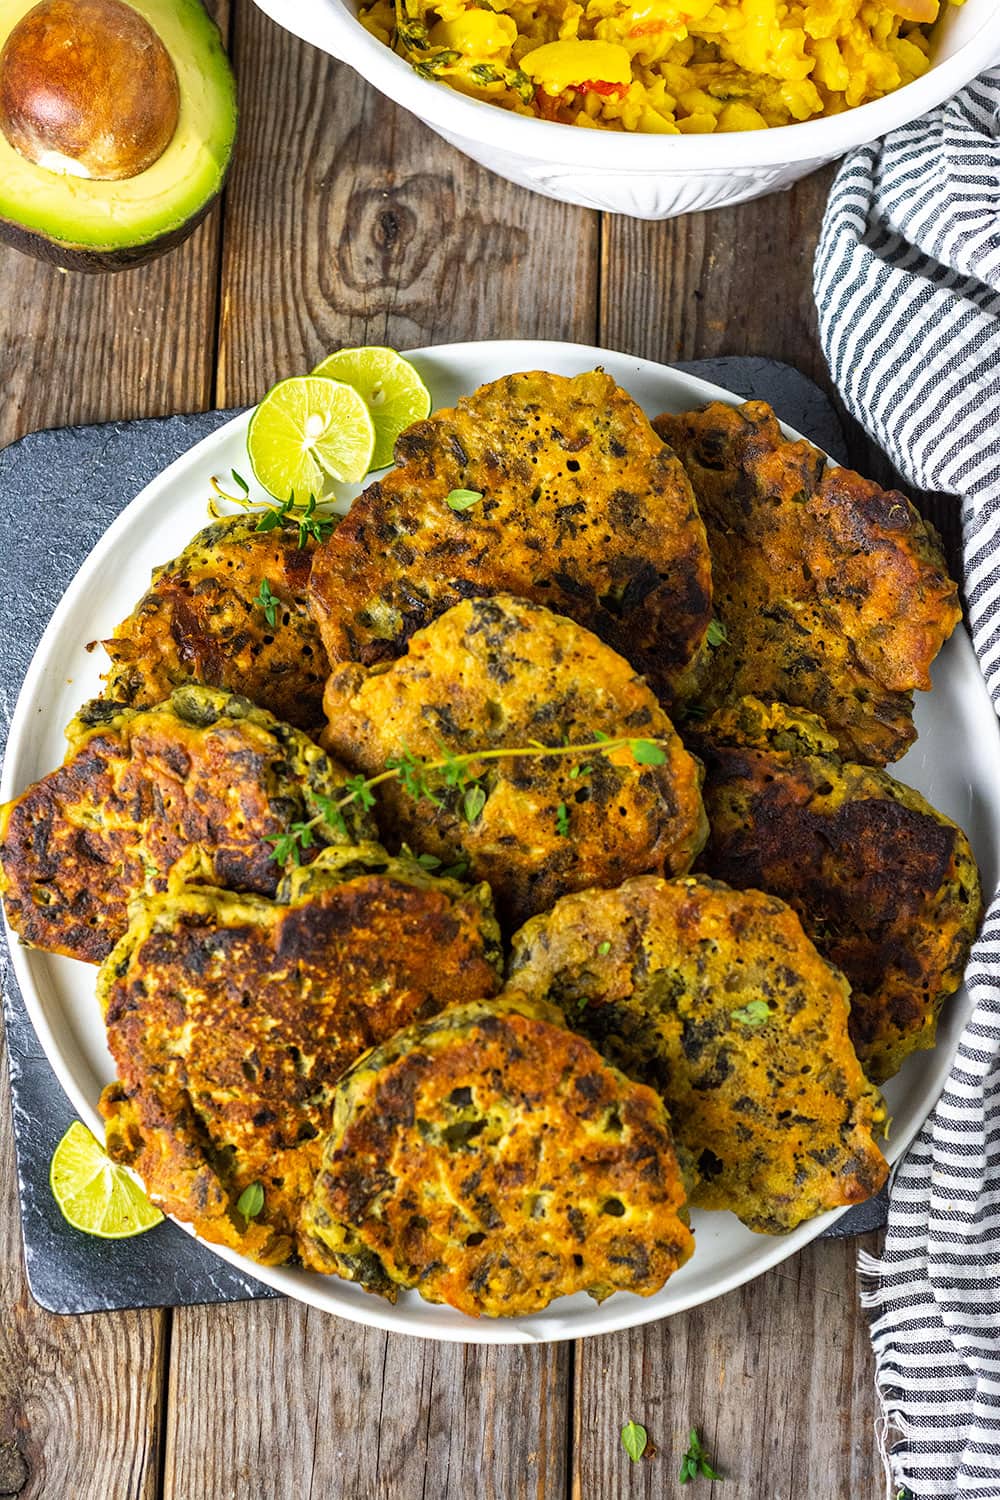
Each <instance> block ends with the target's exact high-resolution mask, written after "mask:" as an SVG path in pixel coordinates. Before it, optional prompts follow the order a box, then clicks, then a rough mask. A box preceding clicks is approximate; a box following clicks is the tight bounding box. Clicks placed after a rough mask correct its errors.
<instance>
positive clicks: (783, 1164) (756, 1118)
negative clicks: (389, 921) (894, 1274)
mask: <svg viewBox="0 0 1000 1500" xmlns="http://www.w3.org/2000/svg"><path fill="white" fill-rule="evenodd" d="M509 975H510V981H509V982H510V984H511V985H512V986H513V988H514V989H515V990H517V991H519V992H523V993H525V994H527V995H528V996H529V997H530V998H532V999H539V1000H542V999H544V1000H549V1001H552V1002H553V1003H555V1004H556V1005H558V1006H559V1008H560V1009H561V1010H562V1011H563V1013H564V1016H565V1019H566V1023H567V1025H570V1026H572V1027H573V1028H574V1029H575V1030H578V1031H580V1032H582V1033H583V1035H584V1036H586V1037H588V1038H589V1039H590V1040H591V1041H592V1042H593V1043H594V1045H595V1046H596V1047H597V1048H598V1049H599V1050H600V1051H601V1052H603V1053H604V1054H605V1056H607V1057H608V1058H609V1059H610V1060H611V1061H612V1062H614V1063H616V1064H617V1065H618V1066H619V1067H620V1068H622V1069H623V1070H624V1071H625V1072H626V1073H628V1074H629V1075H630V1076H631V1077H635V1078H641V1079H642V1080H643V1081H644V1082H646V1083H649V1084H651V1085H652V1086H653V1087H654V1088H656V1089H659V1090H660V1092H661V1093H662V1095H663V1097H664V1100H665V1101H666V1105H667V1108H668V1109H669V1111H670V1117H671V1120H672V1123H673V1130H674V1135H675V1138H676V1140H677V1144H678V1149H683V1150H685V1151H687V1152H689V1153H690V1155H691V1157H692V1158H693V1160H694V1163H695V1165H696V1168H697V1172H698V1174H699V1177H700V1182H699V1183H698V1184H697V1185H696V1186H695V1188H694V1189H693V1191H692V1195H691V1201H692V1203H694V1204H697V1205H700V1206H701V1207H703V1208H729V1209H732V1210H733V1212H734V1213H736V1214H738V1215H739V1217H740V1218H741V1219H742V1220H743V1222H744V1224H746V1225H747V1226H748V1227H749V1228H750V1229H755V1230H757V1231H759V1232H760V1233H764V1234H781V1233H784V1231H786V1230H788V1229H793V1228H794V1227H795V1225H796V1224H799V1223H801V1222H802V1220H804V1219H810V1218H813V1217H814V1216H815V1215H816V1214H819V1213H823V1212H824V1211H825V1210H826V1209H830V1208H837V1207H840V1206H842V1205H844V1204H849V1203H860V1202H861V1201H862V1200H863V1199H865V1198H869V1197H871V1195H872V1194H873V1193H875V1192H877V1191H878V1189H879V1188H880V1187H881V1186H882V1183H883V1182H884V1181H885V1177H886V1173H887V1170H888V1169H887V1167H886V1163H885V1161H884V1159H883V1157H882V1155H881V1153H880V1152H879V1150H878V1147H877V1146H876V1145H875V1142H874V1139H873V1136H872V1132H873V1129H874V1127H875V1126H876V1125H877V1124H879V1123H881V1122H882V1121H884V1120H885V1108H884V1106H883V1104H882V1101H881V1099H880V1097H879V1094H878V1092H877V1090H876V1089H875V1088H874V1087H873V1086H872V1085H871V1084H870V1083H869V1082H868V1080H867V1079H866V1078H865V1076H864V1074H863V1073H862V1071H861V1066H860V1064H859V1062H858V1060H857V1057H856V1056H855V1054H854V1049H853V1047H852V1046H851V1042H850V1039H849V1037H848V1034H847V1017H848V1009H849V991H848V987H847V982H846V980H845V979H844V977H843V975H842V974H840V973H839V972H838V971H837V970H836V969H834V968H832V967H831V966H830V965H829V964H828V963H827V962H826V961H825V960H824V959H823V958H821V957H820V955H819V954H818V953H817V952H816V949H815V948H814V947H813V945H812V943H810V941H809V939H808V938H807V937H806V936H805V934H804V932H803V931H802V927H801V924H800V922H799V919H798V917H797V916H796V915H795V913H794V912H793V911H792V910H791V908H790V907H788V906H786V905H785V904H784V902H782V901H779V900H777V899H776V898H775V897H773V896H765V895H762V894H761V893H760V892H759V891H732V890H729V889H728V887H726V886H724V885H721V884H719V883H717V882H715V881H710V880H707V879H705V878H704V877H699V878H695V877H692V876H688V877H686V878H684V879H681V880H673V881H665V880H657V879H655V878H651V877H649V876H644V877H641V878H640V879H638V880H629V881H627V882H626V883H625V884H624V885H623V886H621V888H620V889H619V890H616V891H586V892H583V893H582V894H580V895H574V896H567V897H565V899H564V900H562V901H560V902H558V904H557V905H556V907H555V908H554V910H553V911H551V912H549V913H548V914H547V915H545V916H541V917H536V918H535V919H534V920H533V921H531V922H529V923H528V924H527V926H525V927H524V928H522V930H521V931H520V932H519V933H517V934H516V935H515V937H514V941H513V952H512V956H511V961H510V966H509Z"/></svg>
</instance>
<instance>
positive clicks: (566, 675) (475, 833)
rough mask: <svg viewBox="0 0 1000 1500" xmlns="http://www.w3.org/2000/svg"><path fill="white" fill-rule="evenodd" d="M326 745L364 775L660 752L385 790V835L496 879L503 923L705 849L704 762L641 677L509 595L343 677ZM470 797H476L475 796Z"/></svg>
mask: <svg viewBox="0 0 1000 1500" xmlns="http://www.w3.org/2000/svg"><path fill="white" fill-rule="evenodd" d="M326 711H327V714H328V716H329V721H330V723H329V728H328V730H327V732H326V734H325V735H324V737H323V743H324V744H325V745H326V746H327V748H328V749H329V750H330V751H331V753H332V754H334V755H336V756H337V757H338V758H339V759H341V760H343V761H344V763H345V764H348V765H351V766H356V767H360V768H361V769H362V770H363V771H364V772H365V774H366V775H368V776H372V775H375V774H377V773H378V772H380V771H382V770H383V768H384V767H385V766H386V765H387V764H390V763H391V762H392V760H393V758H394V757H398V756H400V755H401V754H404V753H406V752H409V753H410V754H411V755H413V756H416V757H419V758H421V759H425V760H434V761H440V759H441V757H442V755H443V754H444V753H445V752H446V751H447V752H451V753H452V754H463V753H467V752H469V751H473V750H483V751H495V750H497V749H499V748H503V747H505V746H506V747H515V746H516V747H520V746H530V745H532V744H533V743H537V744H541V745H548V746H562V745H565V744H573V743H575V744H580V745H583V744H591V745H593V744H594V743H595V741H597V740H599V739H600V737H601V735H602V734H603V735H605V736H607V737H608V738H612V739H617V738H619V737H620V736H623V735H624V736H629V737H632V736H635V737H640V738H646V739H657V740H659V741H661V743H662V749H663V752H664V755H665V757H666V758H665V761H664V764H662V765H639V764H637V762H636V761H635V759H634V758H633V756H632V753H631V751H630V750H629V749H628V748H627V747H624V746H623V747H620V748H619V749H618V750H616V751H613V752H611V753H608V754H603V753H600V752H599V751H597V750H594V751H591V752H586V753H583V752H581V754H580V755H579V756H568V755H559V756H549V757H545V756H541V755H525V756H517V757H510V758H506V759H503V758H500V759H495V760H489V759H486V760H482V761H479V762H477V763H476V766H475V774H476V780H475V782H474V784H473V786H468V785H466V786H463V785H461V784H459V783H457V782H455V783H452V784H449V783H448V780H447V778H446V777H445V776H443V775H440V774H439V775H437V776H435V777H432V778H431V780H430V782H429V789H430V791H431V792H432V793H433V797H424V798H421V799H416V798H414V797H413V796H412V795H411V793H410V792H409V791H408V790H407V789H406V788H405V787H404V786H403V785H402V783H401V782H399V781H388V782H385V783H383V784H382V785H381V786H380V787H379V788H378V789H377V794H378V817H379V822H380V826H381V827H382V830H383V835H384V837H385V839H386V841H387V842H392V841H398V840H399V839H403V840H405V841H406V842H407V843H408V844H410V845H411V846H412V847H413V848H415V849H419V850H423V851H425V852H427V853H429V854H431V855H434V856H437V857H438V858H440V859H441V860H443V861H444V862H445V864H449V865H450V864H452V863H454V862H456V861H460V860H468V861H469V865H470V868H471V871H472V874H473V876H474V877H475V878H476V879H477V880H488V881H489V882H490V885H491V886H492V887H493V893H494V896H495V898H496V902H497V909H498V911H499V912H500V915H501V920H502V921H504V922H506V923H509V924H515V925H516V924H517V923H519V922H523V921H524V920H525V919H526V918H527V917H529V916H531V915H532V914H533V913H535V912H537V911H544V910H545V908H546V907H548V906H551V904H552V902H553V901H555V900H556V899H557V897H559V896H561V895H563V894H565V892H567V891H572V890H581V889H583V888H585V887H586V886H589V885H594V884H615V883H617V882H618V881H621V880H624V879H625V878H626V876H629V875H636V874H640V873H642V872H644V871H655V872H657V873H662V872H664V871H666V872H667V873H674V872H677V871H682V870H687V869H688V868H689V867H690V864H691V861H692V859H693V858H694V855H695V853H696V852H697V851H698V850H699V849H700V848H701V846H702V844H703V843H704V839H705V833H706V825H705V821H704V812H703V810H702V805H701V795H700V792H699V784H700V778H701V768H700V766H699V765H698V763H697V761H695V760H694V759H693V757H692V756H690V755H689V754H688V753H687V751H686V750H684V748H683V746H682V745H681V742H680V740H679V739H678V737H677V735H676V734H675V732H674V729H673V726H672V725H671V723H670V720H669V719H668V718H667V716H666V714H665V713H664V712H663V710H662V709H661V708H660V706H659V705H658V703H657V701H656V699H655V698H654V697H653V694H652V693H651V692H650V690H649V688H648V687H647V686H646V684H645V682H644V681H643V680H642V678H641V677H638V676H637V675H636V673H635V672H634V671H633V670H632V668H631V667H630V666H629V664H628V662H626V661H625V660H624V659H623V658H622V657H620V656H618V655H617V653H616V652H614V651H612V650H611V648H610V647H609V646H605V645H604V644H603V643H602V642H601V641H599V640H598V639H597V637H596V636H594V635H591V633H590V631H588V630H584V629H583V628H582V627H581V626H579V625H576V624H574V623H573V621H572V620H567V619H564V618H563V617H562V616H560V615H554V614H552V613H551V611H549V610H547V609H544V608H543V607H542V606H541V605H538V604H529V603H526V602H525V601H524V600H520V599H514V598H511V597H510V596H508V595H500V596H498V597H497V598H495V599H473V600H469V601H468V602H467V603H464V604H459V605H457V606H456V607H455V608H454V609H450V610H448V611H447V612H446V613H445V614H443V615H441V616H440V617H439V618H438V619H437V620H435V621H434V622H433V624H431V625H429V626H428V627H427V628H426V629H425V630H421V631H418V632H417V634H416V635H415V636H413V638H412V639H411V641H410V645H409V651H408V653H407V655H406V656H405V657H402V658H401V659H400V660H399V661H397V662H394V663H393V664H392V665H391V666H388V667H384V668H381V669H376V670H375V671H373V672H371V673H368V672H366V671H365V668H364V667H362V666H359V665H357V664H356V663H350V664H347V665H344V666H342V667H340V668H338V669H335V670H334V672H333V675H332V676H331V678H330V681H329V684H328V686H327V691H326ZM476 788H479V790H478V791H477V790H476Z"/></svg>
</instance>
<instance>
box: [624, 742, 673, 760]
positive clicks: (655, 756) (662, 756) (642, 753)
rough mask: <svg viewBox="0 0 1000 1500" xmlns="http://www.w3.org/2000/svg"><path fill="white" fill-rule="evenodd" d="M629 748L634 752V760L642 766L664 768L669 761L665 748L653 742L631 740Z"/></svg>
mask: <svg viewBox="0 0 1000 1500" xmlns="http://www.w3.org/2000/svg"><path fill="white" fill-rule="evenodd" d="M628 747H629V749H630V750H631V752H632V759H633V760H634V761H637V762H638V764H639V765H640V766H662V765H663V764H664V763H665V761H666V759H667V752H666V751H665V750H664V748H663V746H662V745H656V744H654V743H653V741H652V740H629V742H628Z"/></svg>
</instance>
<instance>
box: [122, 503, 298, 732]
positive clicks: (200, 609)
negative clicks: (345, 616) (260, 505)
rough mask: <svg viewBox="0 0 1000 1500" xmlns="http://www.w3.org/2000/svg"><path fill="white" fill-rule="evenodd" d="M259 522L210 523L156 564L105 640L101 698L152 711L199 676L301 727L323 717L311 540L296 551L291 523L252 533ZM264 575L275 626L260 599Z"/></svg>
mask: <svg viewBox="0 0 1000 1500" xmlns="http://www.w3.org/2000/svg"><path fill="white" fill-rule="evenodd" d="M258 519H259V518H258V517H257V516H233V517H230V518H228V519H224V520H221V521H217V522H216V523H215V524H214V525H212V526H209V527H207V528H206V529H205V530H204V531H200V532H199V533H198V535H197V536H196V537H195V538H194V540H193V541H192V542H191V543H190V544H189V545H188V546H187V547H185V549H184V551H183V552H182V553H181V554H180V556H179V557H176V558H175V559H174V560H173V562H169V563H166V564H165V565H164V566H163V567H160V568H157V569H155V571H154V573H153V580H152V583H151V584H150V587H149V591H148V592H147V593H146V594H145V596H144V597H143V598H142V599H141V600H140V602H139V604H138V605H137V606H136V608H135V609H134V610H133V612H132V614H130V615H129V617H128V619H127V620H123V621H122V623H121V624H120V625H119V626H118V627H117V629H116V630H115V633H114V635H113V637H112V638H111V639H110V640H108V641H105V642H104V643H103V644H104V647H105V649H106V651H107V653H108V655H109V656H110V658H111V670H110V671H109V672H108V673H107V675H106V677H105V683H106V687H105V696H106V697H107V698H108V699H110V700H111V701H113V702H115V703H121V704H124V705H126V706H127V707H129V708H150V707H152V706H153V705H154V704H156V703H161V702H162V701H163V699H164V698H169V696H170V694H171V692H172V691H173V689H174V688H175V687H179V686H180V685H181V684H183V683H185V682H200V683H204V684H205V685H206V686H208V687H217V688H225V689H226V690H227V691H229V692H234V693H242V694H243V695H244V696H245V697H247V698H249V699H250V700H251V701H252V702H253V703H256V704H258V705H259V707H261V708H266V709H267V710H268V711H269V712H270V713H272V714H274V715H275V716H276V717H277V718H279V719H282V720H283V721H284V722H285V723H287V724H294V725H296V726H297V727H298V728H300V729H314V728H316V727H317V726H318V725H320V724H322V722H323V683H324V681H325V678H326V671H327V661H326V653H325V652H324V650H323V646H322V642H321V641H320V638H319V631H318V629H317V628H316V626H315V624H314V623H313V621H312V618H311V616H310V614H309V610H308V607H307V604H306V585H307V584H308V582H309V569H310V567H311V565H312V555H313V543H312V541H311V540H308V539H307V541H306V545H305V547H302V548H300V547H299V544H298V529H297V528H289V527H284V526H277V527H274V528H273V529H272V530H270V531H258V530H257V522H258ZM265 580H266V581H267V584H268V588H269V589H270V592H271V594H272V595H273V596H274V598H275V600H276V603H275V607H274V611H273V614H274V619H273V623H272V621H270V620H269V619H268V618H267V614H266V613H265V609H264V606H263V605H262V604H261V603H260V592H261V585H262V583H263V582H264V581H265Z"/></svg>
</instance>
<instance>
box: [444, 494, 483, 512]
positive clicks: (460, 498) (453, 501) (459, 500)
mask: <svg viewBox="0 0 1000 1500" xmlns="http://www.w3.org/2000/svg"><path fill="white" fill-rule="evenodd" d="M482 498H483V497H482V495H481V494H480V492H479V490H452V491H451V494H450V495H448V497H447V501H446V503H447V504H448V505H449V506H450V508H451V509H452V510H468V509H469V506H470V505H475V504H476V502H477V501H479V500H481V499H482Z"/></svg>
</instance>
